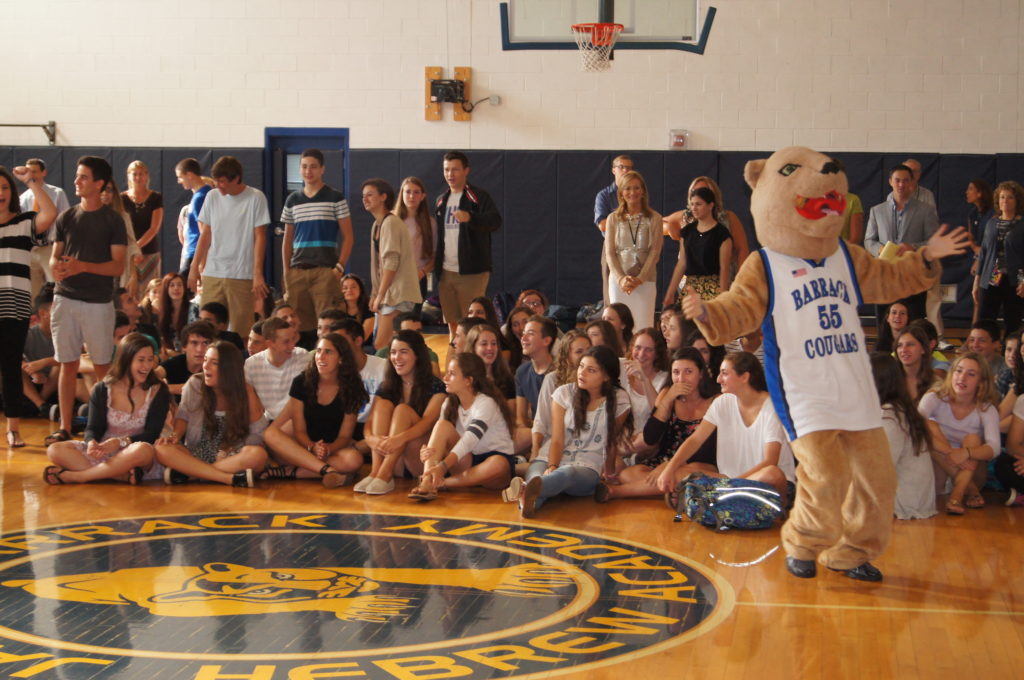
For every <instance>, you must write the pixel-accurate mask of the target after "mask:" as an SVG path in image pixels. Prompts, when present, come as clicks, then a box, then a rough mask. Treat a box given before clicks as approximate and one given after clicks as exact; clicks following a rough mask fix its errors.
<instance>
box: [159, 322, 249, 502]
mask: <svg viewBox="0 0 1024 680" xmlns="http://www.w3.org/2000/svg"><path fill="white" fill-rule="evenodd" d="M265 427H266V420H265V419H264V418H263V405H262V404H260V400H259V397H257V396H256V390H254V389H253V388H252V386H251V385H249V384H248V383H246V382H245V372H244V370H243V367H242V353H241V352H239V351H238V348H237V347H235V346H234V345H233V344H231V343H230V342H227V341H226V340H218V341H217V342H215V343H214V344H213V345H212V346H211V347H210V348H209V349H208V350H206V357H205V358H204V359H203V372H202V373H200V374H198V375H194V376H192V377H191V378H189V381H188V382H187V383H185V389H184V390H182V393H181V406H180V407H179V408H178V411H177V413H176V414H175V417H174V430H173V431H172V432H171V435H170V436H168V437H162V438H160V439H158V440H157V442H156V458H157V460H158V461H159V462H160V463H161V464H162V465H163V466H164V467H165V470H164V482H165V483H167V484H182V483H185V482H187V481H189V479H192V478H195V479H205V480H207V481H211V482H219V483H221V484H230V485H231V486H243V487H251V486H253V481H254V479H255V475H256V473H258V472H259V471H261V470H262V469H263V466H264V465H266V462H267V451H266V449H264V448H263V446H262V441H263V438H262V432H263V430H264V428H265Z"/></svg>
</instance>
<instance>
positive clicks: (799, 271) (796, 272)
mask: <svg viewBox="0 0 1024 680" xmlns="http://www.w3.org/2000/svg"><path fill="white" fill-rule="evenodd" d="M790 274H792V275H793V278H794V279H795V278H797V277H798V276H807V267H800V269H794V270H793V271H791V272H790Z"/></svg>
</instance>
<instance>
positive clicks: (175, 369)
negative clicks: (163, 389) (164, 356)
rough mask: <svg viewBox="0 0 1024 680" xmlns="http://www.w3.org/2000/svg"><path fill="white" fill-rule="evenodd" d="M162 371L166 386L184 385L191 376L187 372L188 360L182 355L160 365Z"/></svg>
mask: <svg viewBox="0 0 1024 680" xmlns="http://www.w3.org/2000/svg"><path fill="white" fill-rule="evenodd" d="M160 366H161V368H163V369H164V375H165V376H166V380H167V384H168V385H184V384H185V383H186V382H188V379H189V378H191V377H192V374H191V373H189V371H188V359H186V358H185V355H184V354H179V355H177V356H173V357H171V358H170V359H168V360H167V361H164V362H162V363H161V364H160Z"/></svg>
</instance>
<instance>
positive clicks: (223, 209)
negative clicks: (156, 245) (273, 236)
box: [188, 156, 270, 337]
mask: <svg viewBox="0 0 1024 680" xmlns="http://www.w3.org/2000/svg"><path fill="white" fill-rule="evenodd" d="M210 172H211V174H212V175H213V179H214V181H215V182H216V184H217V191H211V192H210V193H209V194H207V195H206V201H204V202H203V209H202V210H201V211H200V213H199V231H200V235H199V242H198V243H197V244H196V254H195V257H194V258H193V260H192V267H191V269H190V270H189V274H188V287H189V288H190V289H191V290H192V291H193V292H197V291H198V286H199V282H200V279H202V285H203V302H204V303H205V302H220V303H221V304H224V305H226V306H227V308H228V310H229V312H230V314H231V321H230V328H231V331H232V332H234V333H237V334H238V335H240V336H242V337H244V336H247V335H249V328H250V327H251V326H252V322H253V318H254V316H253V315H254V313H255V309H256V303H257V302H261V303H262V301H263V299H264V298H265V297H266V296H267V293H268V292H269V289H268V288H267V284H266V282H265V281H264V280H263V257H264V255H265V254H266V246H267V225H268V224H269V223H270V213H269V211H268V210H267V197H266V196H264V195H263V192H262V191H260V190H259V189H255V188H253V187H251V186H247V185H246V184H245V182H243V181H242V164H241V163H240V162H239V161H238V159H237V158H235V157H233V156H222V157H220V158H218V159H217V162H216V163H214V164H213V168H212V169H211V171H210Z"/></svg>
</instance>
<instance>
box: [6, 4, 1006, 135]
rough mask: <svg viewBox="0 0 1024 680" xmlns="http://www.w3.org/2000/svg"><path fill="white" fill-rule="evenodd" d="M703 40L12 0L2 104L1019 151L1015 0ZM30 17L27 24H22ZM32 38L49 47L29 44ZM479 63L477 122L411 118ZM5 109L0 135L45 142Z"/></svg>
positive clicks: (81, 124) (276, 120) (900, 8)
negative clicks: (602, 37)
mask: <svg viewBox="0 0 1024 680" xmlns="http://www.w3.org/2000/svg"><path fill="white" fill-rule="evenodd" d="M707 4H714V5H715V6H717V7H718V15H717V18H716V21H715V25H714V29H713V31H712V34H711V39H710V42H709V45H708V51H707V54H705V55H704V56H698V55H695V54H691V53H686V52H675V51H672V52H667V51H666V52H661V51H658V52H645V51H624V50H620V51H619V52H618V53H617V54H616V59H615V63H614V65H613V67H612V70H611V71H609V72H606V73H602V74H589V73H581V72H580V71H579V66H578V56H577V55H576V53H575V52H553V51H549V52H521V51H513V52H503V51H502V50H501V45H500V35H499V28H498V25H499V23H498V0H306V1H304V2H298V1H296V0H217V1H216V2H211V3H187V4H181V3H177V2H174V3H172V2H167V1H166V0H146V1H144V2H139V1H138V0H133V1H127V0H90V1H84V0H48V1H46V2H10V3H6V4H5V7H4V13H5V18H6V19H7V25H9V26H17V27H18V28H17V30H8V31H6V32H5V41H4V53H5V56H6V60H5V65H7V67H8V69H7V71H8V73H11V72H13V73H16V74H18V75H17V82H16V84H9V85H8V86H7V87H6V88H5V92H4V95H3V96H2V97H0V122H33V123H34V122H44V121H47V120H51V119H52V120H56V121H57V122H58V125H59V131H60V136H59V143H61V144H64V145H78V146H86V145H153V146H192V145H198V146H235V145H238V146H259V145H261V144H262V140H263V129H264V127H268V126H340V127H349V128H351V132H352V144H353V146H355V147H359V148H373V147H402V148H435V147H447V146H453V147H463V148H470V149H471V148H552V149H595V148H596V149H603V148H604V149H616V150H617V149H624V148H625V149H661V148H664V146H665V144H666V143H667V139H668V130H669V129H671V128H686V129H689V130H690V131H691V133H692V134H691V137H690V141H691V144H692V146H693V147H694V148H705V149H723V150H738V149H742V150H747V149H756V150H771V149H773V148H775V147H778V146H780V145H783V144H791V143H801V144H809V145H812V146H817V147H820V148H823V149H829V150H850V151H889V150H891V151H901V150H913V151H935V152H946V153H994V152H1021V151H1024V86H1022V74H1024V49H1022V48H1021V38H1022V36H1024V16H1022V3H1021V2H1020V0H971V1H970V2H968V0H705V5H707ZM33 26H38V27H39V30H38V31H33V30H32V27H33ZM40 46H42V47H40ZM428 65H442V66H444V67H445V68H446V69H447V72H446V76H449V77H450V75H451V73H452V71H451V69H453V68H454V67H455V66H471V67H473V69H474V73H473V88H472V96H473V97H474V98H475V99H479V98H481V97H485V96H487V95H489V94H492V93H496V94H500V95H501V97H502V104H501V106H500V107H497V108H496V107H492V106H490V105H489V104H487V103H484V104H482V105H481V106H480V107H479V108H478V109H477V111H476V112H475V113H474V116H473V121H472V122H471V123H456V122H454V121H452V119H451V107H450V106H445V112H444V117H445V120H444V121H443V122H436V123H428V122H426V121H424V120H423V68H424V67H425V66H428ZM43 143H45V139H44V137H43V136H42V133H41V132H40V131H38V130H18V129H6V128H0V145H8V144H43Z"/></svg>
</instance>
